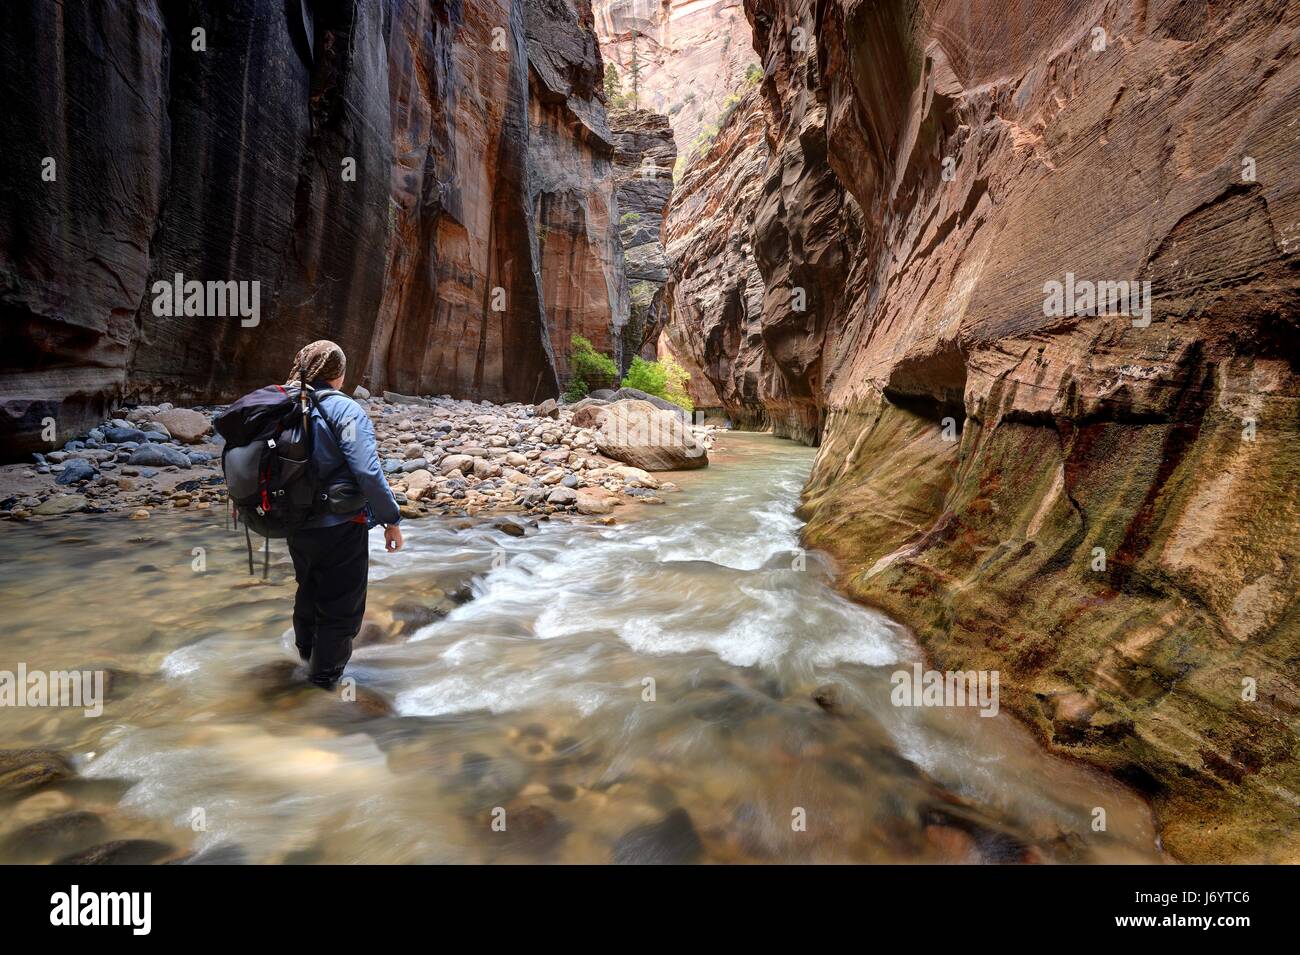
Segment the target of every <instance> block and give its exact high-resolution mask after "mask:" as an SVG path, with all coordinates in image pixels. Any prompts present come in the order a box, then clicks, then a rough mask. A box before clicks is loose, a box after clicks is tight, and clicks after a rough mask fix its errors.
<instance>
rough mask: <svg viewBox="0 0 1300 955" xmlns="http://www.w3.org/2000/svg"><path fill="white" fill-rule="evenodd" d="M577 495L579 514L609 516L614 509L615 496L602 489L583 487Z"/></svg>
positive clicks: (576, 502)
mask: <svg viewBox="0 0 1300 955" xmlns="http://www.w3.org/2000/svg"><path fill="white" fill-rule="evenodd" d="M576 493H577V500H576V501H575V502H574V503H575V504H576V505H577V508H578V513H579V514H608V513H609V512H610V511H612V510H613V509H614V498H613V495H611V494H609V493H608V492H607V491H605V490H604V489H602V488H597V487H582V488H578V490H577V492H576Z"/></svg>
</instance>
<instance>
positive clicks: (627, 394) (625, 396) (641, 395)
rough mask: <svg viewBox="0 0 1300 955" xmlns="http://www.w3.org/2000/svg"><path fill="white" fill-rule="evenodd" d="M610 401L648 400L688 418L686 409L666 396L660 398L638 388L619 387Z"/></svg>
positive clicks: (665, 409) (658, 406)
mask: <svg viewBox="0 0 1300 955" xmlns="http://www.w3.org/2000/svg"><path fill="white" fill-rule="evenodd" d="M610 400H611V401H648V402H650V403H651V404H652V405H654V406H655V407H656V408H658V409H660V410H661V411H671V412H672V413H673V414H675V415H677V416H678V417H680V418H690V415H689V414H687V412H686V409H685V408H682V407H680V406H679V405H675V404H673V403H672V402H671V401H669V400H668V399H667V398H660V397H659V396H658V395H652V394H650V393H649V392H645V391H642V390H641V389H640V388H620V389H618V391H616V392H614V397H613V398H611V399H610Z"/></svg>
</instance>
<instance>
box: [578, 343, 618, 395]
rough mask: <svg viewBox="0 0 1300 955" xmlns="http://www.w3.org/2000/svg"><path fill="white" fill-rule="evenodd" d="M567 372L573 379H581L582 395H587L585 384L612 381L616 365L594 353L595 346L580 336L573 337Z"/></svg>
mask: <svg viewBox="0 0 1300 955" xmlns="http://www.w3.org/2000/svg"><path fill="white" fill-rule="evenodd" d="M569 370H570V371H571V372H572V373H573V377H574V378H580V379H582V382H583V385H582V388H583V391H582V393H583V394H584V395H585V394H586V393H587V382H589V381H602V380H613V379H616V378H617V377H618V365H616V364H615V363H614V359H612V358H610V357H609V356H608V355H602V354H601V353H600V352H598V351H596V349H595V346H593V345H592V344H591V342H590V341H588V340H587V339H585V338H583V337H582V336H581V335H574V336H573V348H572V351H570V352H569ZM569 387H570V388H572V387H573V386H572V385H570V386H569Z"/></svg>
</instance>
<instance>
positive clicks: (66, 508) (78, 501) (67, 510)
mask: <svg viewBox="0 0 1300 955" xmlns="http://www.w3.org/2000/svg"><path fill="white" fill-rule="evenodd" d="M88 503H89V502H88V501H87V500H86V498H85V496H84V495H82V494H60V495H58V496H57V497H52V498H50V499H49V500H47V501H42V502H41V504H40V505H39V506H37V507H36V508H35V509H34V510H33V511H32V513H33V514H37V515H39V516H42V517H45V516H48V515H53V514H71V513H72V512H74V511H80V510H83V509H84V508H85V507H86V506H87V504H88Z"/></svg>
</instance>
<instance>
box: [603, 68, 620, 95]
mask: <svg viewBox="0 0 1300 955" xmlns="http://www.w3.org/2000/svg"><path fill="white" fill-rule="evenodd" d="M622 92H623V83H622V81H621V80H620V79H619V78H618V70H617V69H615V68H614V64H613V63H606V64H605V99H606V100H609V101H611V102H612V101H613V100H614V98H615V97H616V96H618V95H619V94H620V93H622Z"/></svg>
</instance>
